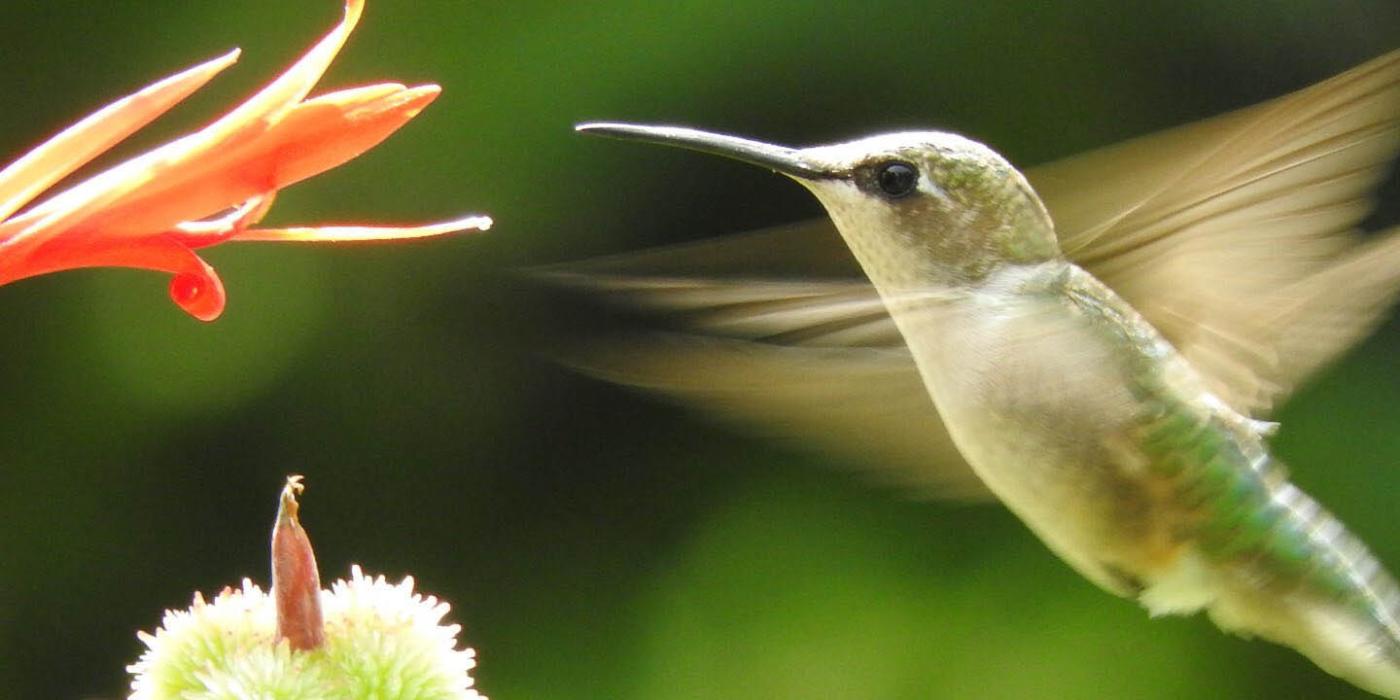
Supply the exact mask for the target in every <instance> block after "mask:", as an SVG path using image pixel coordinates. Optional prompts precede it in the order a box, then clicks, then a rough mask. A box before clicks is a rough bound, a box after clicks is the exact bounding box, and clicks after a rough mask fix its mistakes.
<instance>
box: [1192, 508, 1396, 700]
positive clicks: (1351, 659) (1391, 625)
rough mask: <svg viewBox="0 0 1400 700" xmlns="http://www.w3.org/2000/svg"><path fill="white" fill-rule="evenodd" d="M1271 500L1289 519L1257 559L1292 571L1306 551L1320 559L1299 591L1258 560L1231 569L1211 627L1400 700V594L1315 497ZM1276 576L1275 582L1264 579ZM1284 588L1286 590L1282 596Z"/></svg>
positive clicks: (1281, 522) (1213, 608)
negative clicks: (1266, 643)
mask: <svg viewBox="0 0 1400 700" xmlns="http://www.w3.org/2000/svg"><path fill="white" fill-rule="evenodd" d="M1273 500H1274V502H1275V503H1276V504H1278V505H1279V506H1281V507H1282V508H1284V509H1285V512H1286V513H1287V515H1286V517H1284V518H1282V519H1281V520H1279V521H1278V522H1277V523H1276V525H1275V527H1274V528H1273V530H1272V535H1271V537H1270V541H1271V546H1270V547H1269V548H1268V549H1266V550H1265V552H1264V553H1262V554H1260V555H1259V558H1260V559H1268V558H1274V559H1280V558H1281V560H1282V561H1284V564H1283V566H1285V567H1287V566H1289V565H1293V564H1295V562H1293V561H1292V560H1291V559H1290V557H1291V556H1293V553H1295V552H1298V551H1302V549H1300V548H1304V547H1313V548H1315V549H1316V552H1317V553H1315V554H1314V555H1313V556H1311V557H1310V558H1309V559H1310V564H1309V565H1308V568H1307V569H1305V570H1303V577H1302V579H1301V581H1295V582H1293V583H1287V582H1285V580H1283V579H1280V578H1278V577H1277V570H1278V569H1277V566H1261V562H1260V561H1259V560H1255V561H1252V562H1245V563H1242V564H1237V565H1234V566H1226V567H1225V568H1224V571H1225V572H1226V579H1227V580H1226V581H1225V582H1224V583H1223V585H1222V586H1221V587H1220V588H1221V593H1220V595H1219V597H1218V598H1217V599H1216V600H1215V601H1214V602H1213V603H1212V604H1211V605H1210V608H1209V614H1210V616H1211V619H1213V620H1214V621H1215V622H1216V624H1218V625H1219V626H1220V627H1221V628H1223V629H1226V630H1231V631H1234V632H1238V633H1241V634H1244V635H1246V636H1248V635H1254V634H1257V635H1259V636H1261V637H1264V638H1266V639H1270V640H1273V641H1276V642H1279V643H1282V644H1285V645H1288V646H1291V647H1293V648H1294V649H1297V650H1298V651H1300V652H1302V653H1303V654H1304V655H1306V656H1307V657H1308V658H1310V659H1312V660H1313V661H1314V662H1315V663H1316V664H1317V665H1318V666H1319V667H1321V668H1323V669H1324V670H1326V671H1327V672H1329V673H1331V674H1333V675H1336V676H1338V677H1341V678H1345V679H1347V680H1349V681H1351V682H1352V683H1355V684H1356V685H1358V686H1360V687H1362V688H1366V689H1367V690H1370V691H1371V692H1374V693H1377V694H1380V695H1383V696H1386V697H1389V698H1400V586H1397V584H1396V582H1395V580H1394V579H1393V578H1392V577H1391V576H1390V574H1389V573H1387V572H1386V570H1385V568H1384V567H1383V566H1382V565H1381V563H1380V562H1379V561H1378V560H1377V559H1376V558H1375V556H1374V555H1372V554H1371V552H1370V550H1369V549H1368V548H1367V547H1366V545H1365V544H1364V543H1363V542H1362V541H1361V540H1360V538H1358V537H1356V536H1355V535H1353V534H1352V533H1351V532H1349V531H1348V530H1347V529H1346V527H1345V526H1343V525H1342V523H1341V521H1339V520H1338V519H1337V518H1336V517H1335V516H1333V515H1332V514H1331V513H1329V512H1328V511H1327V510H1326V509H1325V508H1323V507H1322V506H1321V505H1319V504H1318V503H1317V502H1316V501H1314V500H1313V499H1312V498H1311V497H1310V496H1308V495H1307V494H1305V493H1303V492H1302V491H1301V490H1299V489H1297V488H1296V487H1293V486H1291V485H1288V484H1284V485H1282V486H1281V487H1279V488H1277V489H1276V490H1275V491H1274V495H1273ZM1270 569H1272V570H1273V571H1274V574H1273V575H1270V574H1267V573H1262V572H1265V571H1269V570H1270ZM1280 586H1281V587H1283V588H1284V589H1285V590H1282V591H1280V590H1276V588H1277V587H1280ZM1280 593H1282V594H1280Z"/></svg>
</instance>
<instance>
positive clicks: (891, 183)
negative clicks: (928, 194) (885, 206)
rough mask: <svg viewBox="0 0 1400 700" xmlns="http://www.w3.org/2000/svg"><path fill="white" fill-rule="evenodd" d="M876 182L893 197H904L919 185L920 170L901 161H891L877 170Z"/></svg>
mask: <svg viewBox="0 0 1400 700" xmlns="http://www.w3.org/2000/svg"><path fill="white" fill-rule="evenodd" d="M875 184H876V185H879V186H880V191H882V192H884V193H885V194H887V195H889V196H891V197H903V196H904V195H906V194H909V193H910V192H913V191H914V188H915V187H918V186H919V171H918V170H917V169H915V168H914V166H912V165H910V164H908V163H901V162H900V161H897V160H896V161H891V162H889V163H885V164H884V165H881V166H880V167H879V168H878V169H876V170H875Z"/></svg>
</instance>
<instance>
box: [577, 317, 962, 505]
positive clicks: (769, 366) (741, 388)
mask: <svg viewBox="0 0 1400 700" xmlns="http://www.w3.org/2000/svg"><path fill="white" fill-rule="evenodd" d="M567 362H568V363H569V364H570V365H572V366H574V367H575V368H577V369H579V370H581V371H583V372H585V373H587V374H590V375H593V376H596V377H600V378H602V379H606V380H608V381H611V382H616V383H618V384H623V385H627V386H634V387H638V388H641V389H646V390H651V391H657V392H660V393H662V394H664V395H667V396H672V397H675V398H678V399H681V400H683V401H685V402H687V403H690V404H693V405H697V406H700V407H702V408H705V409H708V410H710V411H712V412H714V413H715V414H717V415H719V416H722V417H724V418H727V419H731V420H735V421H738V423H739V424H740V425H743V426H747V427H754V426H758V427H759V428H760V429H761V430H762V431H763V432H765V433H767V434H769V435H772V436H776V437H778V438H780V439H782V440H784V441H789V442H792V443H793V444H795V445H796V446H797V447H800V448H810V447H812V446H814V445H815V446H816V447H818V448H820V449H822V450H824V451H827V452H829V453H832V454H835V455H837V456H838V457H842V458H845V460H846V461H847V462H848V463H849V464H851V465H853V466H854V467H855V468H856V470H857V471H859V472H861V473H862V474H863V475H865V476H867V477H868V478H870V479H871V480H872V481H875V482H876V483H881V484H888V485H892V486H897V487H900V488H901V489H902V490H904V491H907V492H910V493H913V494H915V495H918V496H927V497H937V498H952V499H962V500H982V499H985V498H989V494H988V493H987V492H986V487H985V486H983V485H982V482H981V481H980V480H979V479H978V478H977V477H976V475H974V474H973V473H972V470H971V468H969V467H967V465H966V463H965V462H963V461H962V458H961V456H960V455H959V454H958V452H957V449H956V448H955V447H954V446H953V444H952V439H951V438H950V437H949V436H948V433H947V431H946V430H945V429H944V428H943V421H941V420H940V419H939V418H938V413H937V412H936V411H935V410H934V407H933V403H932V402H931V401H930V400H929V398H928V395H927V394H925V393H924V390H923V382H922V380H921V379H920V378H919V374H918V370H917V369H916V368H915V367H914V363H913V362H911V361H910V360H909V355H908V353H906V352H904V351H903V350H898V349H897V350H881V349H874V348H833V347H825V348H819V347H799V346H783V345H773V344H767V343H760V342H750V341H743V340H735V339H730V338H716V337H697V336H682V335H666V334H649V335H644V336H638V337H629V338H625V339H622V340H620V341H619V340H617V339H613V340H611V341H609V342H605V343H598V344H596V345H594V346H592V347H589V348H584V349H581V350H580V349H575V350H574V351H573V352H571V353H570V354H569V357H568V358H567Z"/></svg>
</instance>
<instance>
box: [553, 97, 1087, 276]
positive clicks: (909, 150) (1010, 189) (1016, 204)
mask: <svg viewBox="0 0 1400 700" xmlns="http://www.w3.org/2000/svg"><path fill="white" fill-rule="evenodd" d="M578 130H579V131H583V132H587V133H598V134H602V135H605V136H616V137H621V138H633V139H639V140H645V141H651V142H654V143H662V144H667V145H674V146H681V147H685V148H691V149H694V150H699V151H704V152H706V153H713V154H716V155H722V156H727V157H730V158H734V159H737V160H742V161H745V162H748V163H753V164H755V165H760V166H763V167H766V168H769V169H771V170H774V171H776V172H779V173H782V174H784V175H787V176H789V177H791V178H793V179H794V180H797V181H798V182H800V183H802V185H804V186H805V187H807V189H809V190H811V191H812V193H813V194H815V195H816V197H817V199H818V200H820V201H821V203H822V205H823V206H825V207H826V210H827V212H828V213H829V214H830V215H831V218H832V220H833V221H834V222H835V223H836V227H837V228H838V229H839V230H840V231H841V235H842V236H843V237H844V238H845V239H846V243H847V244H848V245H849V246H850V247H851V250H852V251H853V252H854V253H855V255H856V258H857V259H858V260H859V261H860V263H861V265H862V267H864V268H865V270H866V273H867V274H869V275H870V277H871V279H872V280H873V281H875V282H876V284H877V285H880V284H882V283H884V284H886V285H898V286H917V285H922V284H926V283H928V282H930V281H939V282H962V281H970V280H976V279H980V278H981V277H983V276H985V275H986V274H987V273H988V272H989V271H991V270H993V269H995V268H996V267H998V266H1000V265H1005V264H1032V263H1038V262H1044V261H1047V260H1052V259H1055V258H1057V257H1058V256H1059V255H1060V252H1059V245H1058V243H1057V242H1056V240H1055V234H1054V228H1053V226H1052V225H1051V223H1050V216H1049V214H1048V213H1046V211H1045V207H1044V205H1042V204H1041V202H1040V199H1039V197H1037V196H1036V194H1035V192H1034V191H1033V190H1032V189H1031V187H1030V185H1029V184H1028V183H1027V182H1026V179H1025V178H1024V177H1023V176H1022V175H1021V173H1019V172H1018V171H1017V170H1016V169H1015V168H1014V167H1012V166H1011V164H1010V163H1008V162H1007V161H1006V159H1005V158H1002V157H1001V156H1000V155H998V154H997V153H996V152H995V151H993V150H992V149H990V148H988V147H986V146H984V145H982V144H980V143H977V142H976V141H972V140H970V139H967V138H963V137H962V136H958V135H956V134H949V133H944V132H938V131H916V132H901V133H893V134H882V135H878V136H872V137H868V138H863V139H859V140H856V141H849V142H846V143H839V144H833V145H829V146H816V147H812V148H802V149H796V148H786V147H783V146H774V145H771V144H767V143H762V142H759V141H751V140H748V139H741V138H737V137H733V136H726V135H723V134H712V133H708V132H703V131H696V130H693V129H685V128H678V127H651V126H635V125H629V124H584V125H581V126H579V127H578Z"/></svg>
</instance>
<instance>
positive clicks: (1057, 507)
mask: <svg viewBox="0 0 1400 700" xmlns="http://www.w3.org/2000/svg"><path fill="white" fill-rule="evenodd" d="M576 128H577V130H578V131H580V132H583V133H586V134H595V135H600V136H608V137H616V138H621V139H633V140H639V141H645V142H652V143H657V144H663V145H669V146H679V147H682V148H687V149H692V150H696V151H700V152H704V153H709V154H714V155H718V156H723V157H726V158H731V159H735V160H739V161H743V162H746V163H750V164H753V165H757V166H760V167H763V168H766V169H769V170H772V171H774V172H776V173H779V174H782V175H785V176H787V177H789V178H791V179H793V180H795V181H797V182H798V183H799V184H801V185H802V186H804V187H805V188H806V189H807V190H809V191H810V192H811V193H812V194H813V195H815V197H816V198H817V200H819V202H820V203H821V205H822V206H823V207H824V209H825V210H826V213H827V214H828V216H829V219H824V220H822V221H818V222H813V223H808V224H799V225H796V226H790V227H783V228H780V229H775V230H771V231H763V232H758V233H755V234H748V235H747V236H740V237H737V238H735V239H720V240H719V241H712V242H704V243H700V244H697V245H691V246H682V247H680V248H678V249H674V250H665V251H662V252H659V253H657V252H651V253H641V254H634V255H632V256H624V257H621V258H613V259H604V260H602V261H595V262H587V263H583V264H576V265H573V266H571V267H565V268H562V269H557V270H555V271H554V273H553V274H554V275H555V276H556V277H558V278H560V279H563V280H566V281H571V282H576V283H581V284H587V285H589V286H592V287H594V288H599V289H602V290H604V291H608V292H611V293H613V294H615V295H619V296H621V297H622V298H625V299H627V300H629V301H631V302H634V303H637V304H641V305H643V306H647V307H651V308H655V309H663V310H668V311H673V312H681V314H682V316H683V318H684V320H685V321H686V322H688V323H690V324H691V325H692V326H693V327H694V328H695V329H696V330H695V331H693V332H691V333H690V334H688V335H687V336H684V337H683V338H688V339H677V338H678V336H667V337H663V338H661V339H655V340H651V341H648V342H647V343H645V344H643V345H636V346H632V347H630V348H621V349H619V348H605V349H600V350H598V351H596V352H585V353H584V355H583V357H582V358H580V359H576V360H575V364H577V365H579V366H581V367H583V368H584V369H586V370H588V371H591V372H593V373H595V374H598V375H601V376H604V377H606V378H609V379H612V380H615V381H619V382H624V383H628V384H632V385H636V386H642V387H646V388H650V389H654V390H658V391H662V392H668V393H673V394H678V395H680V396H683V397H688V398H692V399H695V400H698V401H701V402H704V403H708V404H710V405H711V406H712V407H715V408H718V409H720V410H722V411H725V412H727V413H730V414H732V415H737V416H738V417H740V418H742V419H745V420H750V421H756V422H761V423H768V424H769V425H772V426H778V430H779V431H780V432H784V433H787V434H790V435H800V436H813V437H814V438H815V439H818V440H820V441H825V442H827V443H828V444H830V445H832V446H835V447H837V448H838V449H843V450H845V451H847V452H848V453H863V456H864V458H865V460H866V461H868V462H885V463H886V464H884V465H883V473H885V474H886V475H887V476H890V477H891V478H893V479H895V480H897V481H901V482H905V483H909V484H911V485H917V486H920V487H922V488H925V489H927V490H930V491H934V492H938V493H953V494H956V495H960V496H963V497H976V495H977V494H979V493H984V494H985V493H989V494H990V495H991V496H993V497H995V498H996V499H997V500H999V501H1001V502H1002V503H1003V504H1005V506H1006V507H1007V508H1009V509H1010V510H1011V511H1012V512H1013V513H1014V514H1015V515H1016V516H1018V517H1019V518H1020V520H1022V521H1023V522H1024V523H1025V524H1026V525H1027V526H1028V527H1029V529H1030V530H1031V531H1032V532H1033V533H1034V534H1035V535H1037V536H1038V537H1039V538H1040V539H1041V540H1042V541H1043V542H1044V543H1045V544H1046V546H1048V547H1049V549H1050V550H1052V551H1053V552H1054V553H1055V554H1056V555H1058V556H1059V557H1060V558H1061V559H1063V560H1064V561H1065V562H1066V563H1067V564H1069V566H1071V567H1072V568H1073V569H1074V570H1075V571H1077V572H1078V573H1079V574H1081V575H1083V576H1084V577H1085V578H1087V579H1088V580H1089V581H1091V582H1092V583H1094V584H1096V585H1097V586H1099V587H1100V588H1102V589H1104V590H1106V591H1108V592H1109V593H1112V594H1115V595H1118V596H1123V597H1127V598H1131V599H1135V600H1137V601H1138V602H1140V603H1141V605H1142V606H1144V607H1145V608H1146V609H1147V610H1148V611H1149V612H1150V613H1151V614H1152V615H1154V616H1156V615H1166V614H1192V613H1196V612H1204V613H1206V614H1207V615H1208V616H1209V617H1210V618H1211V619H1212V620H1213V621H1214V622H1215V623H1216V624H1217V625H1218V626H1219V627H1221V628H1222V629H1224V630H1227V631H1231V632H1235V633H1239V634H1242V635H1245V636H1258V637H1262V638H1264V639H1268V640H1272V641H1274V642H1277V643H1280V644H1284V645H1287V646H1289V647H1292V648H1294V649H1296V650H1297V651H1299V652H1301V653H1302V654H1304V655H1306V656H1307V657H1309V658H1310V659H1311V660H1312V661H1313V662H1315V663H1316V664H1317V665H1318V666H1319V667H1321V668H1323V669H1324V670H1326V671H1328V672H1330V673H1332V674H1334V675H1336V676H1339V677H1341V678H1343V679H1346V680H1347V681H1349V682H1351V683H1353V684H1355V685H1357V686H1359V687H1361V688H1364V689H1366V690H1368V691H1370V692H1373V693H1376V694H1379V695H1382V696H1386V697H1390V698H1400V588H1397V585H1396V582H1395V580H1394V579H1393V578H1392V577H1391V576H1390V575H1389V574H1388V573H1387V572H1386V571H1385V569H1384V567H1383V566H1382V565H1381V564H1380V562H1378V561H1377V559H1376V558H1375V557H1374V556H1373V555H1372V554H1371V553H1370V552H1369V550H1368V549H1367V547H1366V546H1365V545H1364V544H1363V543H1362V541H1361V540H1360V539H1359V538H1358V537H1357V536H1355V535H1353V534H1352V533H1351V532H1349V531H1348V530H1347V528H1346V527H1345V526H1344V525H1343V524H1342V523H1341V521H1340V520H1338V519H1337V518H1336V517H1334V516H1333V515H1332V514H1331V513H1330V512H1329V511H1328V510H1326V509H1325V508H1324V507H1323V506H1322V505H1320V504H1319V503H1318V502H1317V501H1315V500H1314V499H1313V498H1311V497H1310V496H1308V495H1307V494H1306V493H1304V492H1303V491H1302V490H1300V489H1299V488H1298V487H1297V486H1295V485H1294V484H1293V483H1292V482H1291V481H1290V480H1289V474H1288V471H1287V469H1286V467H1285V466H1284V465H1283V464H1282V463H1281V462H1280V461H1279V460H1277V459H1276V458H1275V457H1274V456H1272V454H1271V452H1270V448H1269V445H1268V438H1269V437H1270V435H1272V434H1273V432H1274V431H1275V430H1276V428H1277V424H1275V423H1270V422H1268V421H1267V420H1266V417H1267V415H1268V413H1269V411H1270V410H1271V409H1272V408H1273V407H1275V406H1276V405H1277V404H1278V403H1280V402H1281V401H1282V400H1283V399H1284V398H1286V396H1287V394H1288V392H1289V391H1290V390H1291V389H1292V388H1293V387H1294V386H1296V385H1297V384H1298V383H1299V382H1301V381H1303V380H1305V379H1306V378H1307V377H1308V376H1309V375H1311V374H1313V373H1314V372H1316V371H1317V370H1318V369H1319V368H1320V367H1322V366H1324V365H1325V364H1326V363H1327V362H1328V361H1330V360H1332V359H1334V358H1335V357H1336V356H1338V355H1339V354H1340V353H1341V352H1343V351H1344V350H1346V349H1347V348H1348V347H1349V346H1351V345H1352V344H1354V343H1355V342H1357V341H1358V340H1359V339H1361V338H1363V337H1365V335H1367V334H1368V333H1369V332H1370V331H1371V330H1373V329H1374V327H1375V326H1376V325H1377V324H1378V323H1379V322H1380V320H1381V319H1382V318H1383V317H1384V313H1385V311H1386V310H1387V308H1388V307H1389V306H1390V305H1391V303H1392V302H1393V301H1394V300H1395V298H1396V296H1397V290H1400V228H1396V229H1391V230H1389V231H1385V232H1382V233H1380V234H1377V235H1361V233H1360V231H1359V229H1358V226H1359V225H1360V223H1361V221H1362V220H1363V219H1364V218H1365V217H1366V216H1367V214H1368V212H1369V211H1370V209H1371V198H1372V197H1373V191H1374V190H1375V188H1376V187H1377V186H1378V184H1379V182H1380V181H1381V180H1382V178H1383V177H1384V175H1385V174H1386V172H1387V167H1388V165H1389V163H1390V162H1391V160H1392V159H1393V158H1394V156H1395V153H1396V151H1397V150H1400V51H1395V52H1391V53H1389V54H1386V55H1384V56H1381V57H1379V58H1376V59H1373V60H1372V61H1370V62H1368V63H1365V64H1363V65H1361V66H1358V67H1356V68H1354V69H1352V70H1350V71H1347V72H1345V73H1343V74H1341V75H1338V76H1336V77H1334V78H1331V79H1329V80H1326V81H1324V82H1322V83H1319V84H1317V85H1314V86H1312V87H1309V88H1305V89H1303V90H1301V91H1299V92H1296V93H1293V94H1290V95H1286V96H1284V97H1281V98H1278V99H1275V100H1273V101H1270V102H1266V103H1263V104H1260V105H1256V106H1253V107H1249V108H1246V109H1243V110H1240V111H1237V112H1233V113H1228V114H1225V115H1222V116H1219V117H1215V118H1212V119H1209V120H1206V121H1204V122H1199V123H1196V124H1191V125H1187V126H1183V127H1177V128H1175V129H1171V130H1168V131H1166V132H1162V133H1159V134H1155V135H1150V136H1147V137H1143V138H1139V139H1137V140H1134V141H1129V142H1126V143H1123V144H1119V145H1115V146H1110V147H1107V148H1103V149H1100V150H1098V151H1093V152H1090V153H1087V154H1084V155H1080V156H1075V157H1071V158H1069V159H1066V160H1064V161H1060V162H1056V163H1051V164H1049V165H1046V166H1042V167H1039V168H1035V169H1032V170H1029V171H1027V172H1025V173H1022V172H1021V171H1019V170H1017V169H1016V168H1015V167H1014V166H1012V165H1011V164H1010V163H1009V162H1008V161H1007V160H1006V159H1005V158H1004V157H1002V156H1001V155H999V154H998V153H996V152H995V151H993V150H992V149H991V148H989V147H987V146H985V145H983V144H981V143H979V142H976V141H974V140H971V139H968V138H965V137H963V136H959V135H956V134H953V133H947V132H942V131H911V132H900V133H888V134H881V135H876V136H870V137H867V138H860V139H857V140H853V141H849V142H846V143H838V144H834V145H823V146H816V147H809V148H789V147H783V146H777V145H772V144H769V143H764V142H760V141H755V140H749V139H745V138H739V137H735V136H730V135H725V134H719V133H711V132H706V131H700V130H696V129H691V128H683V127H674V126H646V125H635V124H624V123H588V124H581V125H579V126H578V127H576ZM842 243H844V245H841V244H842ZM847 250H848V251H849V252H846V251H847ZM852 259H853V260H854V262H855V263H856V265H857V266H858V271H859V273H858V274H859V275H860V276H859V277H858V276H855V274H856V273H855V270H856V268H853V267H852V265H851V261H852Z"/></svg>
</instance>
